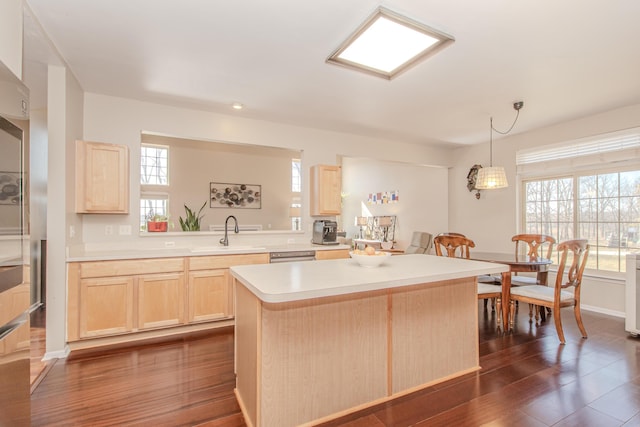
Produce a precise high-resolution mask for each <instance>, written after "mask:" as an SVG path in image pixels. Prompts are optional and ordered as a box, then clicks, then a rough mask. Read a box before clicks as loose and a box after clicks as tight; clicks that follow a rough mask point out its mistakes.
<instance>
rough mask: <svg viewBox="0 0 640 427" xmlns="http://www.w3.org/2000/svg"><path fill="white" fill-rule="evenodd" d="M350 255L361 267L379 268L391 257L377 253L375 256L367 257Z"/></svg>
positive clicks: (353, 253)
mask: <svg viewBox="0 0 640 427" xmlns="http://www.w3.org/2000/svg"><path fill="white" fill-rule="evenodd" d="M349 255H351V258H353V259H354V260H356V262H357V263H358V264H360V266H361V267H379V266H380V265H382V264H383V263H384V262H385V261H386V260H387V259H388V258H389V257H390V256H391V253H389V252H380V251H376V253H375V255H365V254H357V253H355V252H349Z"/></svg>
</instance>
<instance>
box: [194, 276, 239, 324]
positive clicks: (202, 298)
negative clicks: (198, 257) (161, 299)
mask: <svg viewBox="0 0 640 427" xmlns="http://www.w3.org/2000/svg"><path fill="white" fill-rule="evenodd" d="M232 296H233V295H232V292H231V286H230V284H229V269H219V270H204V271H192V272H190V273H189V322H202V321H206V320H215V319H220V318H223V317H231V316H233V304H232V302H233V299H232Z"/></svg>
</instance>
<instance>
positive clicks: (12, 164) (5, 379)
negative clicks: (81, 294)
mask: <svg viewBox="0 0 640 427" xmlns="http://www.w3.org/2000/svg"><path fill="white" fill-rule="evenodd" d="M28 95H29V92H28V90H27V88H26V87H25V86H24V85H23V84H22V82H21V81H20V80H19V79H18V78H17V77H15V76H14V75H13V73H12V72H11V71H9V69H8V68H7V67H6V66H5V65H4V64H3V63H2V62H0V153H2V154H1V155H0V408H1V409H0V426H28V425H30V418H31V413H30V412H31V408H30V406H31V405H30V373H29V363H30V360H29V359H30V358H29V347H30V331H29V305H30V303H31V298H30V294H31V289H30V284H29V282H30V281H29V280H24V278H25V274H28V269H27V268H26V265H27V263H26V262H25V260H26V257H25V249H26V248H28V247H29V245H28V242H27V239H28V231H27V230H28V227H27V226H26V225H25V221H26V215H25V205H26V204H25V199H24V194H25V192H24V190H25V183H26V181H27V180H26V176H25V175H26V174H25V170H26V168H25V167H24V159H25V156H24V152H23V150H24V146H25V144H24V140H23V138H24V132H23V130H22V128H20V127H19V126H23V127H26V126H27V125H26V124H25V123H28V122H27V120H28V111H29V108H28Z"/></svg>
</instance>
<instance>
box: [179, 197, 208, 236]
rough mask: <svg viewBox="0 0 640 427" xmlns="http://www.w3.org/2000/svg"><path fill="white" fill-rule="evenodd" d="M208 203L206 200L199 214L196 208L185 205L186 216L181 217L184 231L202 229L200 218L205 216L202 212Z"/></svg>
mask: <svg viewBox="0 0 640 427" xmlns="http://www.w3.org/2000/svg"><path fill="white" fill-rule="evenodd" d="M206 205H207V202H206V201H205V202H204V203H203V204H202V207H201V208H200V210H199V211H198V213H197V214H196V213H195V209H194V210H191V209H189V207H188V206H187V205H186V204H185V205H184V211H185V212H186V218H185V219H182V217H180V227H182V231H200V220H201V219H202V217H203V216H204V215H200V213H201V212H202V209H204V207H205V206H206Z"/></svg>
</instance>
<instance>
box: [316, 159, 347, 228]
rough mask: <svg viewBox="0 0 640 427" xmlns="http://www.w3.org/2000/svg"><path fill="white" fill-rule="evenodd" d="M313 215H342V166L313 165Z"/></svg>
mask: <svg viewBox="0 0 640 427" xmlns="http://www.w3.org/2000/svg"><path fill="white" fill-rule="evenodd" d="M309 182H310V185H311V215H312V216H322V215H340V211H341V205H342V198H341V194H340V193H341V191H342V168H341V167H340V166H332V165H315V166H311V170H310V179H309Z"/></svg>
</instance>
